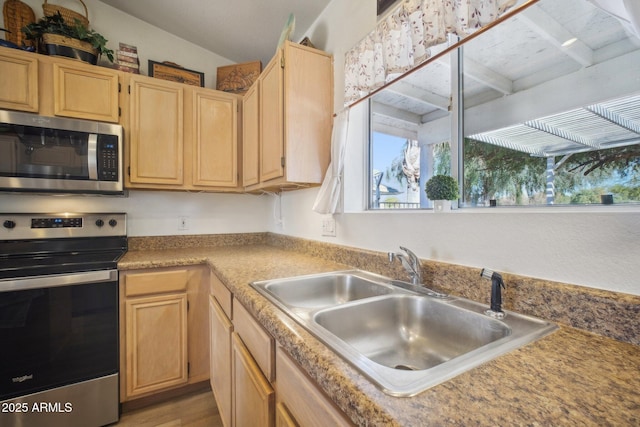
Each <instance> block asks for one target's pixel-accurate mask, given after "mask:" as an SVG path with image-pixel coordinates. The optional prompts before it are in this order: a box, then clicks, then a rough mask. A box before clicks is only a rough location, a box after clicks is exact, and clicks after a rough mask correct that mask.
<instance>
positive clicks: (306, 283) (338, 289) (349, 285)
mask: <svg viewBox="0 0 640 427" xmlns="http://www.w3.org/2000/svg"><path fill="white" fill-rule="evenodd" d="M376 280H378V279H377V278H376V277H374V276H372V275H368V274H366V273H364V272H338V273H329V274H316V275H310V276H299V277H295V278H291V279H278V280H272V281H267V282H263V285H262V287H263V289H264V290H265V291H266V292H267V293H268V294H270V295H271V296H273V297H274V298H276V299H278V301H280V302H281V303H282V304H284V305H286V306H288V307H303V308H320V307H329V306H335V305H338V304H343V303H345V302H349V301H355V300H359V299H363V298H369V297H374V296H378V295H386V294H390V293H392V292H394V289H393V288H392V287H391V286H389V285H385V284H383V283H380V282H378V281H376Z"/></svg>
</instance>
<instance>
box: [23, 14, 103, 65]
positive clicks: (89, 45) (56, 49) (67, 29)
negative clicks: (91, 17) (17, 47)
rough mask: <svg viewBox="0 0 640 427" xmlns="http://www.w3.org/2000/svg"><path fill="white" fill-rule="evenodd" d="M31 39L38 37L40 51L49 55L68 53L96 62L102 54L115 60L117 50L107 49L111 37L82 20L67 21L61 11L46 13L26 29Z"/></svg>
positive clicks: (67, 55) (72, 56)
mask: <svg viewBox="0 0 640 427" xmlns="http://www.w3.org/2000/svg"><path fill="white" fill-rule="evenodd" d="M22 31H23V32H24V34H25V36H26V38H27V39H28V40H35V41H36V42H37V43H38V45H39V51H41V52H42V53H46V54H47V55H58V56H65V57H68V58H76V59H80V60H81V61H85V62H89V63H90V64H94V65H95V64H96V63H97V62H98V57H99V56H100V55H105V56H106V57H107V58H108V59H109V61H111V62H113V50H111V49H108V48H107V40H106V39H105V38H104V37H103V36H102V35H100V34H99V33H97V32H95V31H93V30H90V29H89V28H87V27H86V26H84V25H83V24H82V23H81V22H80V21H79V20H77V19H76V20H75V24H74V25H68V24H67V23H65V21H64V18H63V17H62V15H61V14H60V12H58V13H56V14H55V15H51V16H44V17H43V18H41V19H40V20H39V21H37V22H33V23H31V24H29V25H27V26H25V27H23V28H22Z"/></svg>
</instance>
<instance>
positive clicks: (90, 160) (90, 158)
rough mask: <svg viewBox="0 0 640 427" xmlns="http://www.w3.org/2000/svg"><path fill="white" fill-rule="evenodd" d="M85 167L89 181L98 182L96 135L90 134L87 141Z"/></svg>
mask: <svg viewBox="0 0 640 427" xmlns="http://www.w3.org/2000/svg"><path fill="white" fill-rule="evenodd" d="M87 146H88V147H87V166H88V169H89V179H92V180H95V181H97V180H98V134H96V133H90V134H89V139H88V141H87Z"/></svg>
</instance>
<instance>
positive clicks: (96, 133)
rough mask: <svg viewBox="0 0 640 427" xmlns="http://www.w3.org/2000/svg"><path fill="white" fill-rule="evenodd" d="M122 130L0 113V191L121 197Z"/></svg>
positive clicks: (18, 113)
mask: <svg viewBox="0 0 640 427" xmlns="http://www.w3.org/2000/svg"><path fill="white" fill-rule="evenodd" d="M122 151H123V132H122V126H120V125H115V124H109V123H101V122H93V121H88V120H78V119H65V118H60V117H45V116H38V115H35V114H28V113H20V112H15V111H6V110H0V191H12V192H39V193H51V192H55V193H81V194H113V195H121V194H124V186H123V176H122V175H123V160H122V159H123V156H122V154H123V153H122Z"/></svg>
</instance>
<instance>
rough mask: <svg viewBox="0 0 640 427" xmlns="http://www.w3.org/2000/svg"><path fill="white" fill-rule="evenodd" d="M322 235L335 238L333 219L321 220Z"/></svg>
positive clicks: (334, 222)
mask: <svg viewBox="0 0 640 427" xmlns="http://www.w3.org/2000/svg"><path fill="white" fill-rule="evenodd" d="M322 235H323V236H330V237H336V220H335V219H333V218H324V219H323V220H322Z"/></svg>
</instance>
